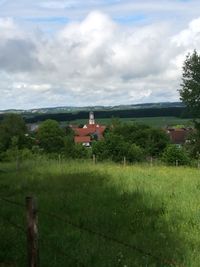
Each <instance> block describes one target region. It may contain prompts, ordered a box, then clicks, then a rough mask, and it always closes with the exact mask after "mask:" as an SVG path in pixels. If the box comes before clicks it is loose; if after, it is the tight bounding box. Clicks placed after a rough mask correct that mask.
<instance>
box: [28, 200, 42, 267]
mask: <svg viewBox="0 0 200 267" xmlns="http://www.w3.org/2000/svg"><path fill="white" fill-rule="evenodd" d="M26 214H27V254H28V267H38V266H39V249H38V226H37V221H38V218H37V209H36V201H35V199H34V198H33V197H26Z"/></svg>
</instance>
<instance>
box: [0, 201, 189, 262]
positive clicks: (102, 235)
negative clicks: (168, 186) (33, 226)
mask: <svg viewBox="0 0 200 267" xmlns="http://www.w3.org/2000/svg"><path fill="white" fill-rule="evenodd" d="M0 200H1V201H4V202H7V203H9V204H12V205H15V206H18V207H21V208H25V205H24V204H22V203H19V202H16V201H13V200H10V199H7V198H1V197H0ZM37 211H38V212H39V213H41V214H44V215H47V216H49V217H50V218H54V219H56V220H58V221H59V222H64V223H66V224H68V225H70V226H72V227H73V228H76V229H78V230H80V231H84V232H87V233H89V234H91V235H93V236H97V237H99V238H102V239H104V240H106V241H109V242H112V243H115V244H118V245H120V246H123V247H124V248H127V249H130V250H133V251H137V252H138V253H140V254H141V255H143V256H145V257H151V258H152V259H155V260H156V261H158V262H160V263H163V264H167V265H169V266H176V267H184V266H183V265H181V264H179V263H178V262H176V261H175V260H173V259H165V258H162V257H160V256H156V255H154V254H152V253H151V252H149V251H145V250H144V249H142V248H140V247H138V246H135V245H131V244H129V243H126V242H124V241H122V240H119V239H117V238H115V237H111V236H108V235H106V234H105V233H102V232H96V231H94V230H92V229H90V228H88V227H87V226H83V225H79V224H77V223H75V222H73V221H71V220H70V219H69V218H63V217H61V216H59V215H57V214H54V213H52V212H47V211H43V210H41V209H37ZM10 224H12V225H13V227H16V228H18V229H20V230H23V232H25V231H24V229H23V228H22V227H21V226H19V225H15V224H14V223H12V222H10ZM43 241H44V240H42V242H43ZM57 251H58V250H57ZM59 252H60V254H62V255H63V256H67V257H68V255H66V254H65V253H64V252H63V251H61V250H60V251H59ZM77 263H79V264H80V266H81V267H86V266H84V265H83V263H80V262H79V261H78V260H77ZM81 264H82V265H81Z"/></svg>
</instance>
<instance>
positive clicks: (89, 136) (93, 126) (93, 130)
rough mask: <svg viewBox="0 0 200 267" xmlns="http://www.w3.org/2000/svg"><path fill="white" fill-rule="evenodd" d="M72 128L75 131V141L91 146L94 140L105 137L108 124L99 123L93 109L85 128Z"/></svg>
mask: <svg viewBox="0 0 200 267" xmlns="http://www.w3.org/2000/svg"><path fill="white" fill-rule="evenodd" d="M72 129H73V131H74V133H75V137H74V142H75V143H76V144H82V145H84V146H86V147H89V146H91V143H92V142H93V141H99V140H101V139H103V134H104V132H105V129H106V126H104V125H100V124H97V123H96V122H95V119H94V112H92V111H91V112H90V113H89V121H88V123H87V124H85V125H84V126H83V128H78V127H74V126H72Z"/></svg>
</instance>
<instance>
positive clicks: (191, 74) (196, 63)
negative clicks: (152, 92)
mask: <svg viewBox="0 0 200 267" xmlns="http://www.w3.org/2000/svg"><path fill="white" fill-rule="evenodd" d="M179 93H180V99H181V100H182V101H183V102H184V103H185V104H186V106H187V107H188V109H189V110H190V112H191V113H192V115H193V116H194V118H195V119H196V120H195V123H196V124H199V122H198V119H199V118H200V55H198V53H197V51H196V50H194V52H193V53H192V54H190V53H189V54H188V55H187V56H186V59H185V61H184V64H183V74H182V84H181V89H180V90H179Z"/></svg>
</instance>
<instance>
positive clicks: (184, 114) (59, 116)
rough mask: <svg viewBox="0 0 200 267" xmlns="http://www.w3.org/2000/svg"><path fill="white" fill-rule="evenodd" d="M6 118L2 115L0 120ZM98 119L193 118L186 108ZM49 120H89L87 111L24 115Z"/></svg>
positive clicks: (138, 111) (107, 114)
mask: <svg viewBox="0 0 200 267" xmlns="http://www.w3.org/2000/svg"><path fill="white" fill-rule="evenodd" d="M3 117H4V115H3V114H1V115H0V120H2V119H3ZM95 117H96V119H106V118H112V117H115V118H116V117H119V118H143V117H180V118H191V114H190V112H189V111H188V110H187V109H186V108H184V107H169V108H144V109H127V110H112V111H108V110H106V111H104V110H102V111H95ZM48 119H52V120H56V121H59V122H61V121H73V120H78V119H88V112H87V111H79V112H76V113H56V114H36V115H33V114H31V115H24V120H25V122H26V123H36V122H41V121H45V120H48Z"/></svg>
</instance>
